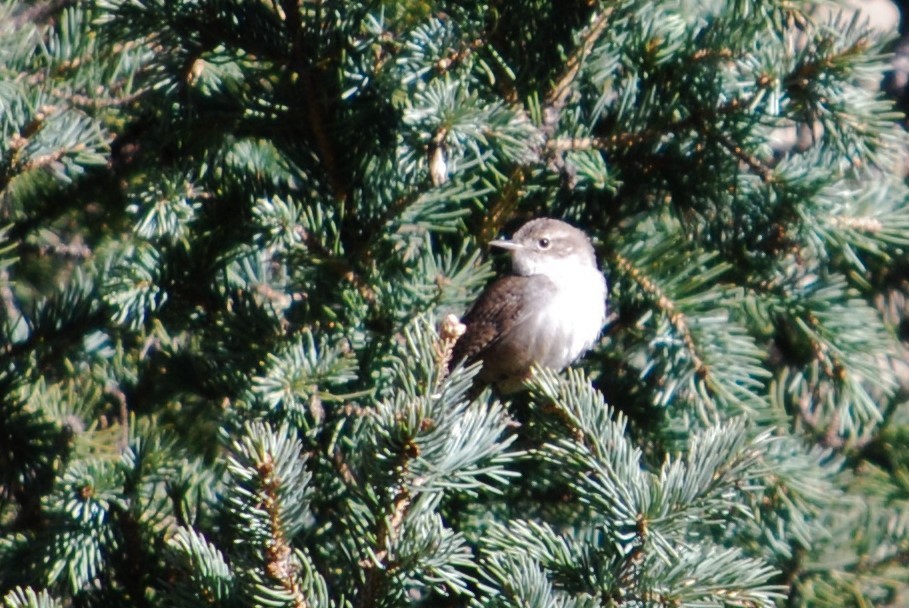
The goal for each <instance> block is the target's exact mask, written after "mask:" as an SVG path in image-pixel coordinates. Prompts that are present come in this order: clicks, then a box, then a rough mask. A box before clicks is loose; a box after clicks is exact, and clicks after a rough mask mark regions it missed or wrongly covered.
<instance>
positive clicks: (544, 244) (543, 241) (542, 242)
mask: <svg viewBox="0 0 909 608" xmlns="http://www.w3.org/2000/svg"><path fill="white" fill-rule="evenodd" d="M537 245H539V246H540V249H549V245H550V243H549V239H540V240H539V241H537Z"/></svg>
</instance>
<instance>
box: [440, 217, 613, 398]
mask: <svg viewBox="0 0 909 608" xmlns="http://www.w3.org/2000/svg"><path fill="white" fill-rule="evenodd" d="M489 244H490V245H491V246H493V247H497V248H499V249H504V250H506V251H508V252H509V253H510V254H511V274H509V275H507V276H503V277H501V278H499V279H497V280H496V281H494V282H493V283H492V284H490V285H489V286H488V287H487V288H486V289H485V290H484V291H483V292H482V293H481V294H480V296H479V297H478V298H477V300H476V301H475V302H474V303H473V304H472V305H471V306H470V307H469V308H468V310H467V312H466V313H465V314H464V317H463V318H462V319H461V322H462V323H463V325H464V326H465V329H464V333H463V335H461V336H460V337H459V338H458V340H457V342H456V343H455V344H454V347H453V349H452V354H451V369H454V367H455V366H457V365H460V364H463V365H465V366H468V365H471V364H472V363H475V362H477V361H482V367H481V369H480V371H479V373H478V374H477V376H476V378H475V384H474V386H475V387H476V386H479V387H480V389H481V390H482V387H484V386H486V385H493V386H494V387H495V389H496V390H497V391H498V392H499V393H502V394H508V393H513V392H516V391H518V390H520V389H521V387H522V386H523V385H524V381H525V380H526V379H527V378H528V377H529V376H530V374H531V372H532V369H533V366H539V367H546V368H552V369H555V370H562V369H564V368H565V367H567V366H568V365H570V364H571V363H573V362H574V361H575V360H577V359H578V358H579V357H580V356H581V355H582V354H584V353H585V352H586V351H587V350H588V349H590V348H591V347H592V346H593V345H594V344H595V343H596V341H597V339H598V338H599V336H600V331H601V330H602V328H603V324H604V323H605V321H606V296H607V291H608V289H607V284H606V279H605V277H604V276H603V274H602V273H601V272H600V270H599V267H598V266H597V261H596V255H595V253H594V249H593V245H592V244H591V242H590V239H589V238H588V236H587V235H586V234H585V233H584V232H583V231H582V230H580V229H578V228H575V227H574V226H572V225H570V224H568V223H566V222H563V221H561V220H557V219H552V218H537V219H534V220H531V221H529V222H527V223H526V224H524V225H523V226H521V228H519V229H518V231H517V232H515V233H514V235H513V237H512V238H511V239H510V240H504V239H503V240H495V241H491V242H490V243H489ZM475 393H476V391H475Z"/></svg>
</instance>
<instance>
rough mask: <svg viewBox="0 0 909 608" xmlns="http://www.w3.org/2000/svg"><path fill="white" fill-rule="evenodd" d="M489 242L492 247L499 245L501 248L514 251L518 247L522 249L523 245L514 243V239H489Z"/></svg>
mask: <svg viewBox="0 0 909 608" xmlns="http://www.w3.org/2000/svg"><path fill="white" fill-rule="evenodd" d="M489 244H490V245H491V246H492V247H500V248H502V249H509V250H511V251H516V250H518V249H523V248H524V246H523V245H521V244H520V243H515V242H514V241H509V240H506V239H500V240H498V241H489Z"/></svg>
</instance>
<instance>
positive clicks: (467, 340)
mask: <svg viewBox="0 0 909 608" xmlns="http://www.w3.org/2000/svg"><path fill="white" fill-rule="evenodd" d="M553 288H554V286H553V285H552V282H551V281H550V280H549V279H547V278H546V277H544V276H542V275H534V276H513V275H512V276H506V277H502V278H501V279H499V280H497V281H496V282H495V283H493V284H492V285H490V286H489V287H487V288H486V290H485V291H484V292H483V293H482V294H480V297H479V298H477V301H476V302H474V304H473V306H471V307H470V310H468V311H467V313H466V314H465V315H464V318H463V319H461V321H462V322H463V323H464V325H466V326H467V330H466V331H465V332H464V335H463V336H461V337H460V339H458V342H457V344H455V346H454V350H453V351H452V356H451V365H452V367H454V366H455V365H457V364H459V363H461V362H462V361H463V362H464V363H465V364H466V365H470V364H471V363H473V362H475V361H479V360H480V359H482V358H483V354H484V353H485V352H486V351H487V350H489V348H490V347H491V346H492V345H493V344H495V343H496V342H498V341H499V340H500V339H501V338H502V337H503V336H504V335H506V334H507V333H508V330H509V328H512V327H514V326H515V325H516V324H519V323H520V321H521V316H522V315H523V314H525V313H524V312H523V310H524V307H523V306H521V303H522V302H524V301H525V298H526V297H527V296H528V295H530V294H532V295H533V296H534V297H547V295H548V294H549V292H551V291H552V290H553Z"/></svg>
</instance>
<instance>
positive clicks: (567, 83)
mask: <svg viewBox="0 0 909 608" xmlns="http://www.w3.org/2000/svg"><path fill="white" fill-rule="evenodd" d="M614 10H615V9H614V8H613V7H608V8H605V9H603V10H601V11H600V12H599V13H597V14H594V15H593V16H592V17H591V19H590V24H589V25H588V26H587V27H586V28H585V30H584V31H583V32H581V33H580V35H579V36H578V38H579V43H578V44H577V46H576V47H575V49H574V51H573V52H572V54H571V56H570V57H569V58H568V61H566V62H565V70H564V72H563V73H562V75H561V76H560V77H559V79H558V80H557V81H556V82H555V84H554V85H553V87H552V89H550V91H549V93H547V95H546V109H545V110H544V117H545V121H546V124H547V125H548V126H549V128H550V129H554V128H555V125H556V124H557V123H558V119H559V115H560V114H561V112H562V108H563V107H564V105H565V102H566V101H567V100H568V96H569V95H570V94H571V88H572V86H573V84H574V81H575V79H576V78H577V76H578V73H579V72H580V71H581V68H582V67H583V65H584V61H585V60H586V59H587V57H588V56H589V55H590V53H591V52H592V51H593V49H594V47H595V46H596V43H597V40H599V38H600V36H602V35H603V32H604V31H606V26H607V25H608V24H609V18H610V17H611V16H612V13H613V11H614Z"/></svg>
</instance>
